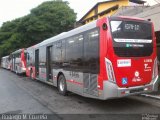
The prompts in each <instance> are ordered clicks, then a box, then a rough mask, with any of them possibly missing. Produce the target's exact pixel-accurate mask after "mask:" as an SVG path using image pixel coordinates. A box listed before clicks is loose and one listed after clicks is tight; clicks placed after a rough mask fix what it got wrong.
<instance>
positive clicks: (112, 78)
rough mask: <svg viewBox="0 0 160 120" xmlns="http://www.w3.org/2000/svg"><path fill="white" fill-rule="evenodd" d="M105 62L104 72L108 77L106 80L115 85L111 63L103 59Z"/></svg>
mask: <svg viewBox="0 0 160 120" xmlns="http://www.w3.org/2000/svg"><path fill="white" fill-rule="evenodd" d="M105 62H106V71H107V75H108V80H109V81H111V82H114V83H115V82H116V79H115V75H114V70H113V66H112V62H111V61H110V60H109V59H107V58H105Z"/></svg>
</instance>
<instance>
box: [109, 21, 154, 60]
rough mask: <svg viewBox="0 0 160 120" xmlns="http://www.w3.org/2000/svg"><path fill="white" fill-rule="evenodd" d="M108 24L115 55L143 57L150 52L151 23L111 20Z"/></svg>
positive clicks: (151, 45) (151, 46) (151, 50)
mask: <svg viewBox="0 0 160 120" xmlns="http://www.w3.org/2000/svg"><path fill="white" fill-rule="evenodd" d="M110 24H111V32H112V38H113V47H114V51H115V54H116V55H118V56H120V57H143V56H150V55H151V54H152V52H153V42H152V26H151V23H149V22H142V21H141V22H139V21H128V20H111V22H110Z"/></svg>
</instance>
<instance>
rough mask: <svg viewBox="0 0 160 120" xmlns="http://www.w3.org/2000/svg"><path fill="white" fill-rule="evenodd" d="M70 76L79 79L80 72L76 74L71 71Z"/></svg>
mask: <svg viewBox="0 0 160 120" xmlns="http://www.w3.org/2000/svg"><path fill="white" fill-rule="evenodd" d="M69 75H70V76H72V77H75V78H79V73H78V72H74V71H70V72H69Z"/></svg>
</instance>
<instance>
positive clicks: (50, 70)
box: [46, 46, 53, 82]
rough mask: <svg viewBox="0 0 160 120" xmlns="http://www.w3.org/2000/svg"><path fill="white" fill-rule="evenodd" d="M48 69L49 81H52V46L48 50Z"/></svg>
mask: <svg viewBox="0 0 160 120" xmlns="http://www.w3.org/2000/svg"><path fill="white" fill-rule="evenodd" d="M46 52H47V53H46V55H47V56H46V65H47V66H46V67H47V81H48V82H53V81H52V46H48V47H47V50H46Z"/></svg>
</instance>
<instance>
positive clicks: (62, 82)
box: [58, 74, 67, 96]
mask: <svg viewBox="0 0 160 120" xmlns="http://www.w3.org/2000/svg"><path fill="white" fill-rule="evenodd" d="M58 91H59V93H60V94H62V95H64V96H65V95H67V84H66V79H65V77H64V75H62V74H61V75H60V76H59V77H58Z"/></svg>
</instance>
